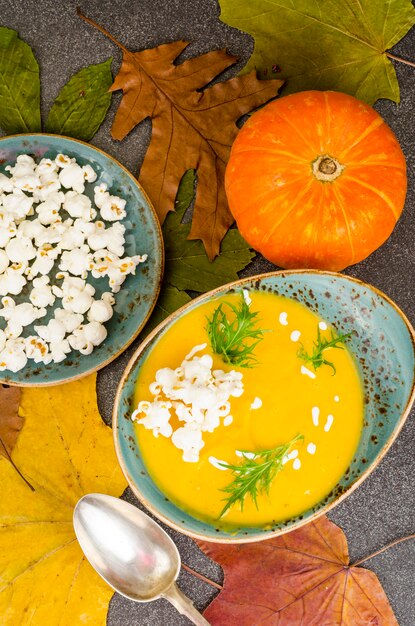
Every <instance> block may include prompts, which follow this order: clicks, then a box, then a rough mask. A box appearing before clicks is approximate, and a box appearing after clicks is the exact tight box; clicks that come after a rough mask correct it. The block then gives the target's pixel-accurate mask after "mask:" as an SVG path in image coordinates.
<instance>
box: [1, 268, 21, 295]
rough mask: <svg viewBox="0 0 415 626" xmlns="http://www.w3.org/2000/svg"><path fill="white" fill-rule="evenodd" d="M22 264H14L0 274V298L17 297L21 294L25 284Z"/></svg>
mask: <svg viewBox="0 0 415 626" xmlns="http://www.w3.org/2000/svg"><path fill="white" fill-rule="evenodd" d="M22 267H24V265H22V264H14V265H11V266H10V267H8V268H7V269H6V270H5V272H4V273H3V274H0V296H7V295H8V294H11V295H12V296H17V295H19V293H21V291H22V289H23V287H24V286H25V284H26V282H27V281H26V278H25V277H24V276H22V272H21V271H20V270H21V268H22Z"/></svg>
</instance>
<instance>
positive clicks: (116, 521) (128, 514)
mask: <svg viewBox="0 0 415 626" xmlns="http://www.w3.org/2000/svg"><path fill="white" fill-rule="evenodd" d="M73 524H74V529H75V533H76V536H77V538H78V541H79V544H80V546H81V548H82V550H83V552H84V554H85V556H86V558H87V559H88V561H89V562H90V564H91V565H92V567H93V568H94V569H95V570H96V571H97V572H98V574H99V575H100V576H101V577H102V578H103V579H104V580H105V582H107V583H108V585H110V587H112V588H113V589H114V590H115V591H117V592H118V593H120V594H121V595H123V596H125V597H126V598H129V599H130V600H134V601H135V602H149V601H151V600H155V599H156V598H160V597H163V598H166V599H167V600H169V601H170V602H171V603H172V604H173V605H174V606H175V607H176V609H177V610H178V611H179V612H180V613H182V614H183V615H186V616H187V617H188V618H189V619H190V620H191V621H193V623H194V624H199V625H200V626H203V625H206V624H208V622H207V621H206V620H205V619H204V618H203V617H202V616H201V615H200V613H199V612H198V611H197V610H196V609H195V607H194V606H193V604H192V602H191V601H190V600H189V598H187V597H186V596H184V595H183V594H182V592H181V591H180V590H179V588H178V587H177V586H176V583H175V581H176V579H177V577H178V575H179V572H180V566H181V560H180V555H179V552H178V550H177V548H176V546H175V544H174V543H173V541H172V540H171V539H170V537H169V536H168V535H167V533H166V532H164V530H163V529H162V528H160V526H159V525H158V524H157V523H156V522H154V521H153V520H152V519H151V518H150V517H148V515H146V514H145V513H143V512H142V511H140V509H138V508H136V507H135V506H133V505H131V504H128V502H124V501H123V500H119V499H118V498H113V497H112V496H107V495H103V494H98V493H92V494H88V495H86V496H84V497H83V498H81V499H80V500H79V502H78V503H77V505H76V507H75V510H74V515H73Z"/></svg>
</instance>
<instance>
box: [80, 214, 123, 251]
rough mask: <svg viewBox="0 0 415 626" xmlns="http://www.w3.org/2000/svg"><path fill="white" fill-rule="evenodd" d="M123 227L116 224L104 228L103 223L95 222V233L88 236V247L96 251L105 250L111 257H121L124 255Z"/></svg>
mask: <svg viewBox="0 0 415 626" xmlns="http://www.w3.org/2000/svg"><path fill="white" fill-rule="evenodd" d="M124 233H125V227H124V226H123V225H122V224H120V223H119V222H116V223H115V224H113V225H112V226H111V227H110V228H105V224H104V222H95V231H94V232H93V233H92V234H91V235H89V236H88V246H89V247H90V248H91V250H94V251H97V250H102V249H107V250H108V251H109V252H111V253H112V254H113V255H115V256H117V257H122V255H123V254H124V242H125V238H124Z"/></svg>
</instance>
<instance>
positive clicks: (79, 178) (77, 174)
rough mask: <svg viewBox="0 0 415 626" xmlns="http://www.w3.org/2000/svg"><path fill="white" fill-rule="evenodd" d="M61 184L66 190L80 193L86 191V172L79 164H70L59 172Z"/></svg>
mask: <svg viewBox="0 0 415 626" xmlns="http://www.w3.org/2000/svg"><path fill="white" fill-rule="evenodd" d="M59 182H60V183H61V185H62V187H65V189H73V190H74V191H77V192H78V193H83V192H84V190H85V184H84V183H85V176H84V171H83V169H82V167H81V166H80V165H78V164H77V163H75V162H74V163H68V164H66V165H65V166H64V167H62V169H61V170H60V172H59Z"/></svg>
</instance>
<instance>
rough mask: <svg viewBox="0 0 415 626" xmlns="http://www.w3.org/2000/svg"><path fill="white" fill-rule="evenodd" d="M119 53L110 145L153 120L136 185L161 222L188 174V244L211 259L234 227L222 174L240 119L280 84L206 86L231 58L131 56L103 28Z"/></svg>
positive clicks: (178, 45) (175, 47) (176, 49)
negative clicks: (192, 184) (191, 193)
mask: <svg viewBox="0 0 415 626" xmlns="http://www.w3.org/2000/svg"><path fill="white" fill-rule="evenodd" d="M78 14H79V15H80V17H82V18H83V19H85V20H86V21H87V22H88V23H90V24H92V25H93V26H95V27H96V28H98V29H99V30H100V31H101V32H103V33H104V34H105V35H106V36H107V37H109V38H110V39H111V41H113V42H114V43H115V44H116V45H117V46H119V48H121V50H122V51H123V62H122V65H121V69H120V71H119V73H118V75H117V77H116V78H115V81H114V83H113V85H112V87H111V91H117V90H122V92H123V98H122V100H121V104H120V106H119V108H118V111H117V114H116V116H115V119H114V123H113V126H112V136H113V137H114V139H119V140H121V139H124V137H125V136H126V135H128V133H129V132H130V131H131V130H133V128H135V126H137V124H139V123H140V122H141V121H142V120H144V119H145V118H146V117H150V118H151V120H152V139H151V142H150V146H149V148H148V150H147V153H146V156H145V158H144V162H143V165H142V167H141V171H140V177H139V180H140V183H142V185H143V187H144V189H145V190H146V192H147V193H148V195H149V197H150V199H151V201H152V203H153V205H154V207H155V209H156V212H157V215H158V217H159V220H160V222H161V223H163V221H164V218H165V217H166V215H167V213H168V212H169V211H171V210H173V207H174V200H175V197H176V192H177V188H178V186H179V182H180V179H181V177H182V175H183V174H184V172H185V171H186V170H188V169H196V170H197V176H198V184H197V192H196V199H195V207H194V213H193V222H192V228H191V231H190V234H189V239H202V241H203V243H204V245H205V248H206V251H207V254H208V256H209V258H210V259H211V260H212V259H213V258H214V257H215V256H216V255H217V254H218V253H219V248H220V242H221V241H222V239H223V237H224V235H225V233H226V231H227V230H228V228H229V226H230V225H231V224H232V222H233V217H232V215H231V213H230V211H229V208H228V205H227V200H226V196H225V189H224V184H223V183H224V173H225V166H226V162H227V160H228V157H229V152H230V148H231V145H232V143H233V141H234V139H235V137H236V134H237V132H238V128H237V126H236V122H237V121H238V119H239V118H240V117H242V116H243V115H245V114H246V113H248V112H249V111H252V110H253V109H255V108H257V107H259V106H261V105H263V104H265V102H267V101H268V100H270V99H271V98H274V97H275V96H276V95H277V92H278V89H279V88H280V86H281V85H282V83H283V81H281V80H263V81H259V80H258V79H257V77H256V72H255V71H253V72H251V73H250V74H247V75H245V76H242V77H236V78H231V79H230V80H226V81H223V82H219V83H217V84H215V85H213V86H207V85H208V84H209V83H210V82H211V81H212V80H213V79H214V78H216V77H217V76H218V75H219V74H220V73H221V72H223V71H224V70H225V69H226V68H228V67H230V66H231V65H233V64H234V63H235V62H236V60H237V59H236V57H234V56H231V55H229V54H228V53H227V52H226V51H225V50H215V51H212V52H209V53H207V54H203V55H202V56H199V57H195V58H192V59H189V60H188V61H184V62H183V63H179V64H175V61H176V59H177V57H178V56H179V55H180V54H181V53H182V52H183V50H184V49H185V48H186V47H187V45H188V42H186V41H174V42H172V43H167V44H163V45H160V46H157V47H156V48H151V49H148V50H142V51H140V52H130V51H129V50H128V49H127V48H125V47H124V46H123V45H122V44H121V43H119V42H118V41H116V40H115V39H114V38H113V37H112V35H110V34H109V33H108V32H107V31H106V30H104V29H103V28H102V27H101V26H98V25H97V24H96V23H95V22H93V21H92V20H90V19H89V18H86V17H85V16H83V15H82V13H80V12H78Z"/></svg>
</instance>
